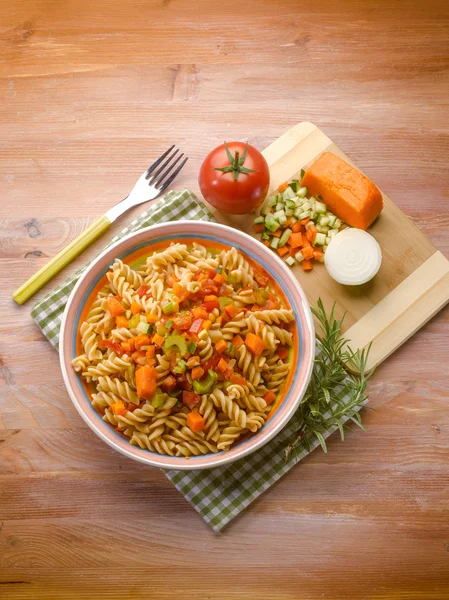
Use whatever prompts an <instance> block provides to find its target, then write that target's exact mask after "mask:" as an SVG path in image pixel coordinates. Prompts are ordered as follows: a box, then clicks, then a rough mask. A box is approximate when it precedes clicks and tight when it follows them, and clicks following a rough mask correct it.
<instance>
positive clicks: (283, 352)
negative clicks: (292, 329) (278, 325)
mask: <svg viewBox="0 0 449 600" xmlns="http://www.w3.org/2000/svg"><path fill="white" fill-rule="evenodd" d="M276 354H277V355H278V356H279V358H280V359H281V360H284V359H285V358H287V356H288V348H287V347H286V346H280V348H278V349H277V351H276Z"/></svg>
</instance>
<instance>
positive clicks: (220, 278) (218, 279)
mask: <svg viewBox="0 0 449 600" xmlns="http://www.w3.org/2000/svg"><path fill="white" fill-rule="evenodd" d="M214 281H215V283H218V284H219V285H221V284H222V283H224V277H223V275H222V274H221V273H217V274H216V275H215V277H214Z"/></svg>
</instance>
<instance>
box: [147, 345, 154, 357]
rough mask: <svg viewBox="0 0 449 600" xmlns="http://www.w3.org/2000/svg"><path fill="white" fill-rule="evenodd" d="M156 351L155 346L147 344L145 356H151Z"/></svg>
mask: <svg viewBox="0 0 449 600" xmlns="http://www.w3.org/2000/svg"><path fill="white" fill-rule="evenodd" d="M155 351H156V346H149V347H148V348H147V351H146V356H147V358H153V357H154V353H155Z"/></svg>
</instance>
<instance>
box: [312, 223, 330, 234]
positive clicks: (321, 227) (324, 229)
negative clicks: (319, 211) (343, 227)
mask: <svg viewBox="0 0 449 600" xmlns="http://www.w3.org/2000/svg"><path fill="white" fill-rule="evenodd" d="M315 227H316V230H317V231H319V232H320V233H327V232H328V231H329V227H327V225H318V224H317V225H315Z"/></svg>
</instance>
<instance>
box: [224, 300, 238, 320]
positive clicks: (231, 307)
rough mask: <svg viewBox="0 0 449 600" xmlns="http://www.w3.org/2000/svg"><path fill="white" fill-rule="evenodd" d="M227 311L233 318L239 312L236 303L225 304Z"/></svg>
mask: <svg viewBox="0 0 449 600" xmlns="http://www.w3.org/2000/svg"><path fill="white" fill-rule="evenodd" d="M225 312H226V313H227V314H228V315H229V317H231V319H233V318H234V317H235V316H236V315H237V313H238V311H237V308H236V307H235V305H234V304H228V305H227V306H225Z"/></svg>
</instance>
